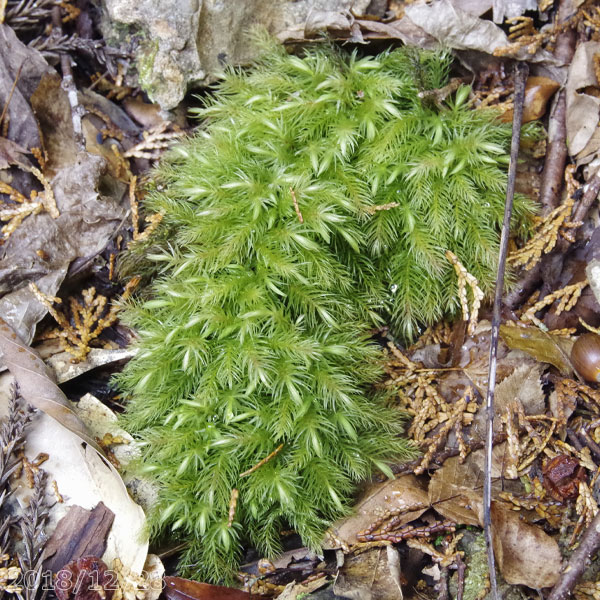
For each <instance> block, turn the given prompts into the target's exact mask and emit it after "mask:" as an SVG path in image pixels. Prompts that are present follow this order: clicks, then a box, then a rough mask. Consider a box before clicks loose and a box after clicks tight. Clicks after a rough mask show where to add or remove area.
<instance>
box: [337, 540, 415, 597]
mask: <svg viewBox="0 0 600 600" xmlns="http://www.w3.org/2000/svg"><path fill="white" fill-rule="evenodd" d="M400 572H401V571H400V555H399V554H398V550H396V548H394V547H393V546H387V547H385V548H371V549H369V550H367V551H366V552H362V553H360V554H357V555H354V556H350V557H347V558H346V560H345V562H344V566H343V567H342V568H341V569H340V570H339V572H338V576H337V578H336V582H335V584H334V586H333V591H334V593H335V594H336V595H338V596H341V597H343V598H351V599H354V600H402V598H403V597H404V596H403V594H402V587H401V585H400Z"/></svg>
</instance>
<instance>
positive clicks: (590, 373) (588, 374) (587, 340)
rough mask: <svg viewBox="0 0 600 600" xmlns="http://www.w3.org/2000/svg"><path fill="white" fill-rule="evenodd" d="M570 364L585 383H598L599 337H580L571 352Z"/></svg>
mask: <svg viewBox="0 0 600 600" xmlns="http://www.w3.org/2000/svg"><path fill="white" fill-rule="evenodd" d="M571 363H572V364H573V367H574V369H575V370H576V371H577V372H578V373H579V375H581V377H583V378H584V379H585V380H586V381H594V382H598V381H600V336H598V335H596V334H595V333H584V334H583V335H580V336H579V338H578V339H577V341H576V342H575V343H574V344H573V348H572V350H571Z"/></svg>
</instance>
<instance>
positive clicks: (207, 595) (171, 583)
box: [164, 576, 259, 600]
mask: <svg viewBox="0 0 600 600" xmlns="http://www.w3.org/2000/svg"><path fill="white" fill-rule="evenodd" d="M165 584H166V587H165V589H164V594H165V596H166V598H167V599H168V600H250V598H258V597H259V596H256V595H254V594H249V593H248V592H242V591H241V590H236V589H233V588H228V587H224V586H221V585H211V584H209V583H200V582H198V581H192V580H191V579H182V578H181V577H169V576H167V577H165Z"/></svg>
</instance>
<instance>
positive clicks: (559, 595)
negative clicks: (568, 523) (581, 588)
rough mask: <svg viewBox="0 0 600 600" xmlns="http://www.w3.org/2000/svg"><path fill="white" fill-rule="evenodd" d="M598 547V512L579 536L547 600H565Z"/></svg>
mask: <svg viewBox="0 0 600 600" xmlns="http://www.w3.org/2000/svg"><path fill="white" fill-rule="evenodd" d="M598 548H600V512H599V513H598V514H597V515H596V516H595V517H594V518H593V519H592V522H591V523H590V525H589V527H588V528H587V529H586V531H585V533H584V534H583V536H582V537H581V541H580V543H579V547H578V548H577V550H575V552H573V555H572V556H571V558H570V560H569V562H568V564H567V566H566V567H565V568H564V569H563V570H562V577H561V578H560V580H559V581H558V583H557V584H556V585H555V586H554V588H552V592H551V593H550V596H548V600H565V599H566V598H568V597H569V596H570V595H571V592H572V591H573V588H574V587H575V585H576V584H577V581H578V580H579V577H580V576H581V574H582V573H583V572H584V571H585V569H586V567H587V566H588V565H589V564H590V561H591V558H592V556H593V555H594V554H595V553H596V552H597V551H598Z"/></svg>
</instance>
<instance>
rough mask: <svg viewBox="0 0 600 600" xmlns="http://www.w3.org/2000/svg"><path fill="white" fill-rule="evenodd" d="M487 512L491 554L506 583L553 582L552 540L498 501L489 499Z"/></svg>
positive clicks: (556, 559) (556, 557) (557, 560)
mask: <svg viewBox="0 0 600 600" xmlns="http://www.w3.org/2000/svg"><path fill="white" fill-rule="evenodd" d="M491 516H492V532H493V544H494V554H495V555H496V559H497V561H498V567H499V569H500V572H501V573H502V576H503V577H504V579H505V580H506V581H507V583H511V584H514V585H526V586H527V587H530V588H534V589H540V588H545V587H550V586H553V585H554V584H555V583H556V582H557V581H558V578H559V576H560V569H561V555H560V550H559V548H558V544H557V543H556V541H555V540H554V539H553V538H551V537H550V536H549V535H548V534H546V533H544V531H543V530H542V529H541V528H540V527H536V526H535V525H530V524H529V523H526V522H525V521H524V520H523V519H522V518H521V517H520V516H519V514H518V513H517V512H515V511H512V510H509V509H508V508H505V507H504V506H502V505H501V504H500V503H498V502H492V514H491Z"/></svg>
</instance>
